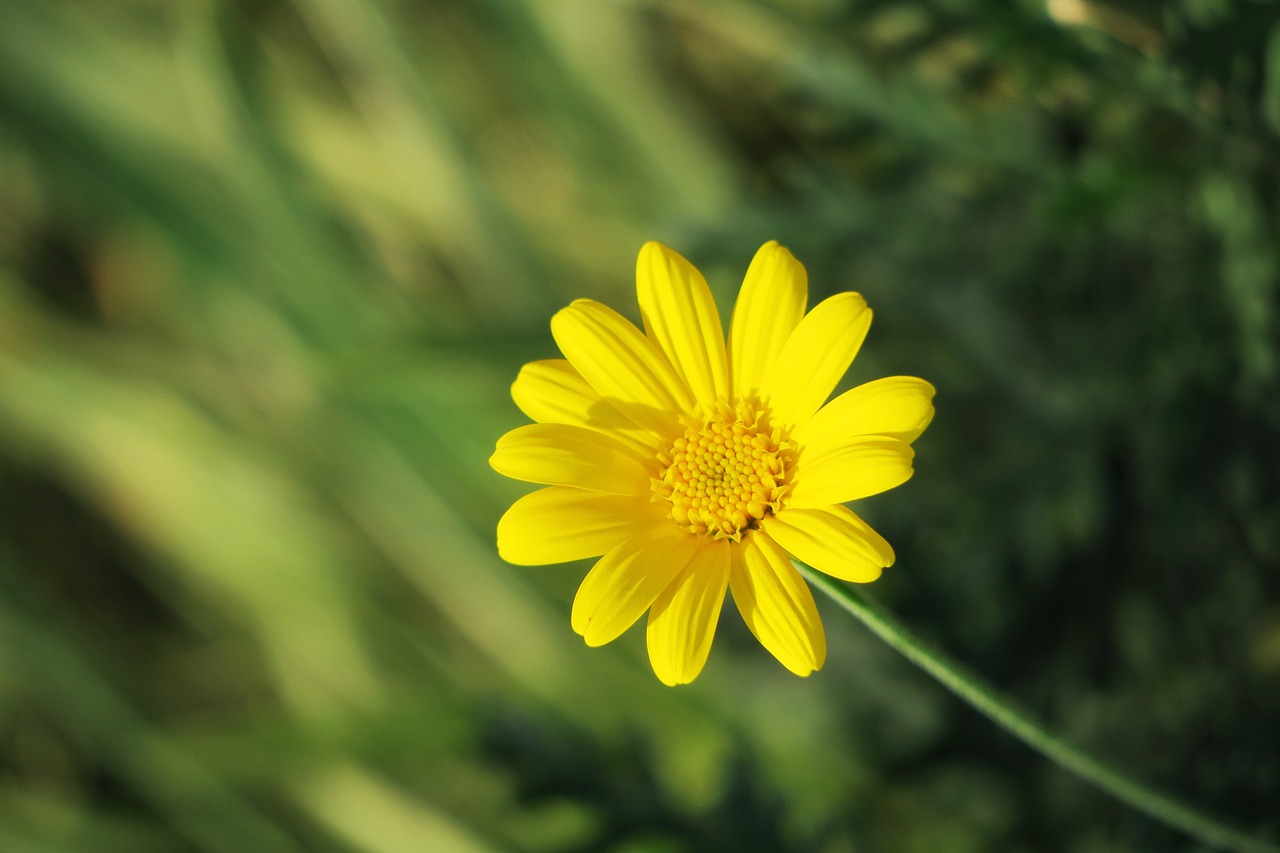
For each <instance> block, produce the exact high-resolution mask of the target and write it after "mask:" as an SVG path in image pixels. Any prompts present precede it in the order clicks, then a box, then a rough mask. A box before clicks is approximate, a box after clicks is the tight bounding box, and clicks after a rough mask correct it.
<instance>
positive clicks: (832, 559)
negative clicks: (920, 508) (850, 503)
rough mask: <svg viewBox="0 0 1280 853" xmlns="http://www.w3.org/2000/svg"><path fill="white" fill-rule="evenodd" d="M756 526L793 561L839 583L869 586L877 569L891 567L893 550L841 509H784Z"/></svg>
mask: <svg viewBox="0 0 1280 853" xmlns="http://www.w3.org/2000/svg"><path fill="white" fill-rule="evenodd" d="M760 526H761V529H762V530H764V532H765V533H767V534H769V535H770V536H772V537H773V539H774V541H775V542H777V543H778V544H779V545H781V546H782V547H783V548H786V549H787V551H788V552H790V554H791V555H792V556H793V557H795V558H796V559H797V560H799V561H800V562H802V563H807V564H809V565H810V566H813V567H814V568H815V569H817V570H818V571H820V572H825V573H827V574H829V575H831V576H832V577H836V578H840V579H841V580H846V581H854V582H855V583H870V582H871V581H873V580H875V579H876V578H878V577H880V570H881V568H883V567H885V566H892V565H893V549H892V548H891V547H889V543H888V542H886V541H885V540H884V537H883V536H881V535H880V534H879V533H876V532H875V531H874V530H872V529H871V528H870V526H868V525H867V523H866V522H865V521H863V520H862V519H861V518H858V516H857V515H855V514H854V513H853V512H851V511H850V510H848V509H846V508H844V507H842V506H833V507H827V508H826V509H796V508H794V507H790V506H787V507H783V509H782V511H781V512H779V513H778V514H777V515H770V516H766V517H765V519H764V521H763V522H761V525H760Z"/></svg>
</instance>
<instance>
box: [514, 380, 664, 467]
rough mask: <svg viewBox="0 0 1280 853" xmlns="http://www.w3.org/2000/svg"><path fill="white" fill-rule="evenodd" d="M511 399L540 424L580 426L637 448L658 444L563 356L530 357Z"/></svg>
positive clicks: (651, 447)
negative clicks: (608, 400)
mask: <svg viewBox="0 0 1280 853" xmlns="http://www.w3.org/2000/svg"><path fill="white" fill-rule="evenodd" d="M511 399H513V400H515V402H516V405H517V406H519V407H520V411H522V412H524V413H525V414H526V415H528V416H529V417H530V418H531V419H532V420H535V421H537V422H538V423H540V424H570V425H572V426H583V427H586V428H587V429H593V430H596V431H597V432H603V433H605V434H607V435H612V436H613V437H614V438H616V439H618V440H619V441H621V442H623V443H625V444H629V445H631V446H632V447H635V448H636V449H637V450H643V451H646V452H648V451H650V450H656V449H657V448H658V444H659V441H658V438H657V436H655V435H654V434H653V433H651V432H649V431H648V430H645V429H641V428H640V427H638V426H636V425H635V424H634V423H632V422H631V420H630V419H629V418H625V417H623V415H622V413H621V412H619V411H618V410H617V409H615V408H614V407H613V406H612V405H610V404H609V403H608V402H606V401H605V399H604V398H603V397H601V396H600V393H599V392H598V391H596V389H594V388H592V387H591V385H590V384H589V383H588V382H587V380H585V379H583V378H582V374H580V373H578V371H576V370H574V369H573V365H571V364H569V362H568V361H566V360H565V359H563V358H553V359H547V360H545V361H533V362H530V363H529V364H526V365H525V366H524V367H522V368H520V374H519V375H518V376H517V377H516V381H515V383H514V384H512V386H511Z"/></svg>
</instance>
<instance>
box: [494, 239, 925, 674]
mask: <svg viewBox="0 0 1280 853" xmlns="http://www.w3.org/2000/svg"><path fill="white" fill-rule="evenodd" d="M636 288H637V291H638V295H639V302H640V315H641V318H642V320H643V323H644V331H643V332H641V331H640V330H639V329H637V328H636V327H635V326H634V325H632V324H631V323H630V322H629V321H628V320H627V319H626V318H624V317H623V316H622V315H620V314H618V313H617V312H616V311H613V310H612V309H610V308H608V307H606V306H604V305H602V304H600V303H599V302H595V301H592V300H589V299H579V300H577V301H575V302H574V303H573V304H571V305H570V306H569V307H568V308H565V309H563V310H562V311H560V312H559V313H557V314H556V315H555V316H554V317H553V318H552V319H551V333H552V335H553V336H554V337H555V340H556V344H557V345H558V346H559V348H560V351H561V352H562V353H563V354H564V356H565V357H564V358H563V359H551V360H547V361H535V362H532V363H530V364H527V365H525V366H524V368H522V369H521V371H520V374H519V376H518V377H517V378H516V381H515V383H514V384H513V385H512V387H511V396H512V397H513V398H514V399H515V402H516V405H517V406H519V407H520V409H521V410H522V411H523V412H524V413H525V414H526V415H528V416H529V418H531V419H532V420H533V421H535V423H532V424H528V425H526V426H522V427H517V428H516V429H513V430H512V431H511V432H509V433H507V434H506V435H504V436H503V437H502V438H500V439H499V440H498V445H497V449H496V450H495V451H494V454H493V456H492V457H491V458H490V460H489V462H490V464H491V465H492V466H493V467H494V469H495V470H497V471H498V472H499V473H501V474H505V475H506V476H508V477H512V478H514V479H517V480H524V481H528V482H532V483H541V484H544V485H545V486H546V488H543V489H540V490H539V491H536V492H533V493H532V494H529V495H526V496H525V497H523V498H521V499H520V500H518V501H516V502H515V504H513V505H512V507H511V508H510V509H509V510H507V512H506V514H505V515H503V517H502V520H501V521H499V522H498V552H499V554H501V556H502V557H503V559H505V560H507V561H508V562H511V563H516V564H520V565H530V566H531V565H545V564H548V563H560V562H566V561H570V560H579V559H582V558H585V557H600V559H599V560H598V561H597V562H596V564H595V566H594V568H592V569H591V571H590V572H589V573H588V574H587V576H586V578H585V579H584V580H583V582H582V585H581V586H580V587H579V589H578V593H577V596H576V597H575V599H574V602H573V612H572V624H573V629H574V630H575V631H576V632H577V633H579V634H581V635H582V637H583V638H584V639H585V640H586V642H587V644H588V645H591V646H599V645H603V644H605V643H608V642H610V641H611V640H614V639H616V638H617V637H619V636H620V635H621V634H622V633H623V632H624V631H626V630H627V629H628V628H629V627H631V625H632V624H634V623H635V621H636V620H637V619H639V618H640V616H641V615H642V614H644V612H645V611H646V610H647V611H648V612H649V621H648V630H647V641H648V649H649V660H650V662H651V663H652V665H653V670H654V672H655V673H656V674H657V676H658V678H659V679H661V680H662V681H663V682H664V683H666V684H682V683H688V682H690V681H692V680H693V679H694V678H696V677H697V675H698V673H699V672H701V671H702V667H703V664H705V663H706V660H707V654H708V652H710V650H711V640H712V637H713V636H714V634H715V629H716V623H717V621H718V620H719V616H720V610H721V605H722V604H723V602H724V595H725V591H726V589H728V590H730V591H732V593H733V600H734V602H735V603H736V604H737V606H738V611H739V612H740V613H741V614H742V618H743V620H744V621H745V622H746V623H747V627H748V628H750V630H751V632H752V633H753V634H754V635H755V636H756V638H757V639H758V640H759V641H760V643H761V644H762V645H763V646H764V647H765V648H767V649H768V650H769V651H770V652H771V653H772V654H773V655H774V656H775V657H776V658H777V659H778V660H779V661H780V662H781V663H782V665H783V666H785V667H786V668H787V669H789V670H791V671H792V672H794V673H795V674H797V675H801V676H804V675H808V674H809V673H811V672H813V671H814V670H816V669H819V668H820V667H821V666H822V664H823V662H824V661H825V659H826V653H827V647H826V638H825V636H824V635H823V631H822V623H821V622H820V621H819V618H818V611H817V608H816V607H815V606H814V602H813V595H812V594H811V593H810V591H809V587H808V585H807V584H806V583H805V582H804V579H803V578H802V577H801V576H800V574H799V573H798V572H797V571H796V569H795V567H794V566H793V565H792V563H791V559H792V558H793V557H794V558H795V559H797V560H799V561H801V562H803V563H807V564H808V565H810V566H812V567H814V568H815V569H818V570H819V571H822V572H825V573H827V574H829V575H832V576H833V577H837V578H840V579H842V580H847V581H854V582H857V583H868V582H870V581H873V580H875V579H876V578H877V577H879V576H880V572H881V570H882V569H884V568H885V567H887V566H890V565H892V564H893V549H892V548H891V547H890V546H889V543H888V542H886V541H885V540H884V538H883V537H882V536H880V534H878V533H876V532H875V531H874V530H872V529H871V527H870V526H868V525H867V524H866V522H864V521H863V520H862V519H861V518H859V517H858V516H857V515H856V514H855V513H853V512H852V511H851V510H849V509H848V508H847V507H845V506H843V505H842V504H844V503H845V502H846V501H853V500H857V499H859V498H865V497H868V496H870V495H874V494H877V493H879V492H883V491H886V490H888V489H892V488H893V487H895V486H898V485H901V484H902V483H904V482H906V480H907V479H908V478H910V476H911V473H912V467H911V465H912V457H913V451H912V449H911V443H912V442H913V441H915V439H916V437H917V436H919V435H920V433H921V432H923V431H924V429H925V427H926V426H928V424H929V421H930V420H931V419H932V418H933V394H934V389H933V386H932V385H930V384H929V383H928V382H925V381H924V380H922V379H917V378H915V377H911V376H894V377H890V378H887V379H878V380H876V381H874V382H868V383H866V384H865V385H860V386H858V387H856V388H854V389H852V390H850V391H847V392H845V393H843V394H841V395H840V396H838V397H836V398H835V399H834V400H831V402H829V403H827V398H828V397H830V395H831V392H832V390H833V389H834V388H835V387H836V384H837V383H838V382H839V381H840V379H841V377H842V376H843V375H844V373H845V371H846V370H848V368H849V364H850V363H851V362H852V361H853V358H854V356H855V355H857V353H858V348H859V347H861V346H862V341H863V339H864V338H865V337H866V335H867V329H868V328H869V327H870V325H871V309H869V308H868V307H867V304H866V302H865V301H864V300H863V298H862V297H861V296H860V295H858V294H857V293H839V294H836V295H835V296H832V297H831V298H829V299H826V300H823V301H822V302H820V303H819V304H818V305H816V306H815V307H814V309H813V310H812V311H810V312H809V313H808V314H806V313H805V305H806V301H807V299H808V276H807V274H806V272H805V268H804V267H803V266H802V265H801V264H800V262H799V261H797V260H796V259H795V258H794V257H793V256H792V255H791V253H790V252H789V251H787V250H786V249H785V248H783V247H782V246H780V245H778V244H777V243H776V242H769V243H766V244H765V245H764V246H762V247H761V248H760V251H758V252H757V253H756V256H755V259H754V260H752V262H751V266H750V267H749V268H748V269H747V275H746V279H745V280H744V281H743V283H742V289H741V291H740V292H739V294H738V301H737V304H736V305H735V307H734V309H733V319H732V322H731V324H730V327H729V337H728V341H727V342H726V340H725V336H724V331H723V327H722V326H721V324H720V317H719V314H718V313H717V311H716V306H715V302H714V300H713V299H712V297H711V291H710V290H709V289H708V287H707V283H706V281H705V280H704V279H703V277H702V274H701V273H699V272H698V270H697V269H695V268H694V267H693V266H692V265H691V264H690V263H689V262H688V261H686V260H685V259H684V258H683V257H681V256H680V255H679V254H677V253H676V252H674V251H672V250H671V249H669V248H667V247H666V246H663V245H661V244H659V243H647V244H645V246H644V247H643V248H642V249H641V250H640V257H639V260H638V261H637V264H636ZM824 403H826V405H823V404H824Z"/></svg>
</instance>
